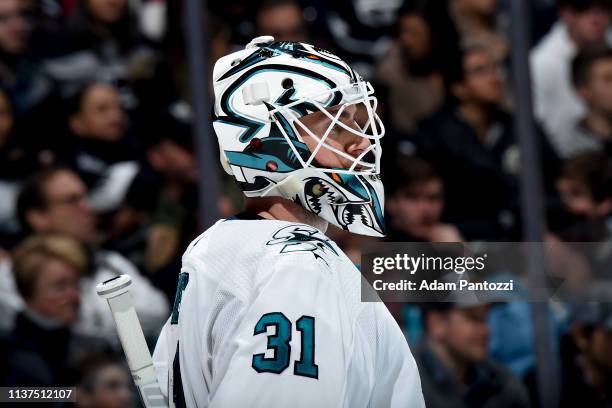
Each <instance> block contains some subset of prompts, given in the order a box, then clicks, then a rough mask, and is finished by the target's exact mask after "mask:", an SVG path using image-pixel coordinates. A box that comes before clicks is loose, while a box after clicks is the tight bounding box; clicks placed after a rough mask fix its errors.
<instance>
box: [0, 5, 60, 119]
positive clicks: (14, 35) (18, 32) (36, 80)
mask: <svg viewBox="0 0 612 408" xmlns="http://www.w3.org/2000/svg"><path fill="white" fill-rule="evenodd" d="M30 33H31V25H30V24H29V23H28V21H27V19H26V18H25V14H24V10H23V9H22V6H21V4H20V1H19V0H3V1H1V2H0V84H2V86H3V87H4V88H5V89H6V90H7V92H8V94H9V95H10V97H11V99H12V100H13V101H14V103H15V106H14V107H15V109H16V110H17V112H25V111H27V110H29V109H31V108H33V107H34V106H37V105H38V104H40V103H41V102H42V101H43V100H44V99H45V98H46V97H47V96H48V95H49V94H50V92H51V84H50V82H49V81H48V80H47V79H45V78H44V77H43V76H42V74H41V70H40V66H39V64H38V61H36V60H35V59H34V58H33V56H32V55H30V54H29V53H28V42H29V39H30Z"/></svg>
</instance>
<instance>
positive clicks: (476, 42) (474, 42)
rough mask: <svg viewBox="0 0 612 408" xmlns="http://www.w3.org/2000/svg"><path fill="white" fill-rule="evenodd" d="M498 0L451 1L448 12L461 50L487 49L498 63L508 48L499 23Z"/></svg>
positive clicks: (502, 59) (505, 54)
mask: <svg viewBox="0 0 612 408" xmlns="http://www.w3.org/2000/svg"><path fill="white" fill-rule="evenodd" d="M498 5H499V1H498V0H451V2H450V11H451V15H452V16H453V18H454V20H455V23H456V24H457V28H458V29H459V33H460V35H461V45H462V47H463V48H470V47H475V46H481V47H486V48H488V49H489V50H490V51H491V53H492V54H493V56H494V57H495V58H496V59H497V60H498V61H500V62H501V61H504V60H505V59H506V57H507V56H508V51H509V46H508V41H507V39H506V34H505V32H504V29H503V28H502V24H501V23H500V19H499V14H498V11H499V9H498Z"/></svg>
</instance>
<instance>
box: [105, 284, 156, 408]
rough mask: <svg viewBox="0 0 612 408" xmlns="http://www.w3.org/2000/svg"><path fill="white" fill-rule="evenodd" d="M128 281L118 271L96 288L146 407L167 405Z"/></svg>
mask: <svg viewBox="0 0 612 408" xmlns="http://www.w3.org/2000/svg"><path fill="white" fill-rule="evenodd" d="M131 284H132V280H131V279H130V277H129V276H128V275H120V276H117V277H115V278H113V279H109V280H107V281H105V282H102V283H99V284H98V285H97V286H96V291H97V292H98V296H101V297H103V298H104V299H106V301H107V302H108V305H109V306H110V309H111V313H112V314H113V319H114V320H115V324H116V325H117V332H118V333H119V340H121V345H122V346H123V352H124V353H125V356H126V357H127V362H128V366H129V367H130V371H131V372H132V377H133V378H134V382H135V383H136V386H137V387H138V391H139V393H140V396H141V398H142V402H143V404H144V406H145V408H150V407H168V402H167V401H166V399H165V397H164V395H163V394H162V392H161V388H160V387H159V384H158V383H157V376H156V374H155V367H154V366H153V359H152V358H151V353H149V348H148V346H147V342H146V341H145V337H144V334H143V333H142V327H140V322H139V321H138V316H137V315H136V310H135V309H134V305H133V304H132V296H131V295H130V292H129V288H130V285H131Z"/></svg>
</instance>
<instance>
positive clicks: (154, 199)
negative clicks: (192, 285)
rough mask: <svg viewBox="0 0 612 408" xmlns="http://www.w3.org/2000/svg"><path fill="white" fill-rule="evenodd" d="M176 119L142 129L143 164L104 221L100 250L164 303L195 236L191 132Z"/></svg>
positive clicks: (173, 115) (183, 120)
mask: <svg viewBox="0 0 612 408" xmlns="http://www.w3.org/2000/svg"><path fill="white" fill-rule="evenodd" d="M178 110H180V109H178V106H177V107H176V109H174V111H178ZM177 115H178V114H177V113H173V112H170V111H169V112H165V113H164V114H162V115H160V116H161V117H160V118H157V119H154V120H153V119H152V120H151V121H150V126H147V128H149V127H150V128H149V129H148V130H146V131H145V132H146V133H147V134H148V135H149V138H148V139H147V147H146V160H144V161H143V162H142V163H141V164H140V171H139V173H138V174H137V176H136V177H135V179H134V181H133V182H132V184H131V186H130V189H129V191H128V193H127V195H126V198H125V200H124V201H123V203H122V205H121V206H120V208H119V209H118V210H117V211H116V212H115V213H114V214H112V216H111V217H110V218H111V219H110V223H109V226H108V227H107V230H108V231H109V236H108V237H107V240H106V241H107V242H106V245H105V246H106V247H107V248H109V249H112V250H116V251H118V252H120V253H121V254H123V255H124V256H126V257H127V258H128V259H129V260H131V261H132V262H133V263H134V264H135V265H136V266H137V267H138V268H139V270H141V271H143V272H145V273H146V274H147V276H149V277H150V278H151V280H152V281H153V282H154V283H155V284H156V285H157V286H158V287H160V288H164V290H165V292H166V294H167V296H168V297H169V298H172V297H173V296H174V290H175V285H176V271H177V270H179V269H180V257H181V254H182V251H183V249H184V248H185V247H186V246H187V245H188V244H189V242H190V241H191V239H192V238H193V237H195V236H196V235H197V233H198V231H197V229H196V228H197V224H198V223H197V219H196V217H195V215H196V213H197V184H196V182H197V180H198V173H197V163H196V158H195V155H194V153H193V150H194V148H193V143H192V141H193V137H192V128H191V126H190V124H189V122H187V121H186V118H179V117H178V116H177Z"/></svg>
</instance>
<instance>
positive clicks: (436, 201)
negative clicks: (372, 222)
mask: <svg viewBox="0 0 612 408" xmlns="http://www.w3.org/2000/svg"><path fill="white" fill-rule="evenodd" d="M394 180H395V182H394V183H392V184H391V185H390V186H389V187H391V188H390V189H389V190H388V193H387V194H388V198H387V205H386V207H387V212H388V213H389V215H390V231H389V234H388V235H387V240H389V241H393V242H401V241H404V242H411V241H430V242H461V241H463V237H462V236H461V233H460V232H459V230H457V228H455V227H454V226H453V225H450V224H444V223H442V222H441V221H440V218H441V216H442V210H443V208H444V183H443V181H442V178H441V177H440V176H438V175H437V174H436V173H435V172H434V169H433V168H432V166H431V165H430V164H429V163H427V162H426V161H425V160H423V159H420V158H418V157H406V158H404V159H403V160H401V161H399V163H398V166H397V170H396V174H394Z"/></svg>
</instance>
